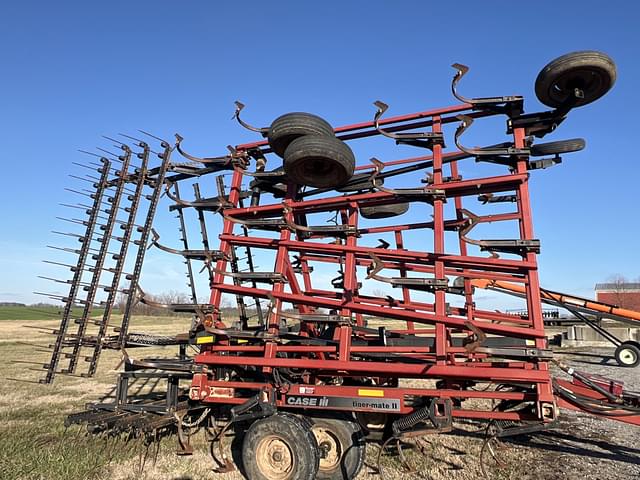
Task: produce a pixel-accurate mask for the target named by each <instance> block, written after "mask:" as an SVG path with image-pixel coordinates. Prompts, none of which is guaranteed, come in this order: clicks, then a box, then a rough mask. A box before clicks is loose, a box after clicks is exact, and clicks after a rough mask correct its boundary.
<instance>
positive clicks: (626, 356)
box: [615, 342, 640, 368]
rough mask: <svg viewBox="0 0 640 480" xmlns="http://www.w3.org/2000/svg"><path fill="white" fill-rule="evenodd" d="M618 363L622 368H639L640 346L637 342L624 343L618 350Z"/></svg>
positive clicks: (616, 355)
mask: <svg viewBox="0 0 640 480" xmlns="http://www.w3.org/2000/svg"><path fill="white" fill-rule="evenodd" d="M615 357H616V362H618V365H620V366H621V367H629V368H633V367H637V366H638V365H640V344H638V343H636V342H622V344H621V345H619V346H618V348H616V353H615Z"/></svg>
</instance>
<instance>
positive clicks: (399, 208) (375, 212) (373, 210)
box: [360, 203, 409, 220]
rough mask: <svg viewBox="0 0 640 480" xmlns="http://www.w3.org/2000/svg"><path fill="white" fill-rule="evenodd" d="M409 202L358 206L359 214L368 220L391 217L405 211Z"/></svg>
mask: <svg viewBox="0 0 640 480" xmlns="http://www.w3.org/2000/svg"><path fill="white" fill-rule="evenodd" d="M407 210H409V203H393V204H390V205H377V206H375V207H360V216H362V217H364V218H368V219H370V220H377V219H380V218H391V217H397V216H398V215H402V214H403V213H407Z"/></svg>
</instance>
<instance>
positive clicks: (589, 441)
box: [0, 317, 640, 480]
mask: <svg viewBox="0 0 640 480" xmlns="http://www.w3.org/2000/svg"><path fill="white" fill-rule="evenodd" d="M188 323H189V320H188V319H185V318H184V317H183V318H167V317H162V318H134V320H133V323H132V330H133V331H147V332H149V331H153V332H154V333H158V334H171V333H176V332H180V331H184V330H185V328H186V326H187V325H188ZM25 324H28V325H37V326H45V327H50V328H54V327H55V326H56V325H57V321H56V320H39V321H25V320H5V321H3V322H0V358H2V359H3V360H4V361H3V362H1V363H0V379H1V381H0V479H2V480H5V479H6V480H85V479H109V480H134V479H135V480H200V479H207V480H209V479H211V480H240V479H242V478H243V477H242V476H241V475H240V473H239V472H237V471H235V472H231V473H225V474H217V473H215V472H214V471H213V462H212V460H211V458H210V457H209V454H208V445H207V443H206V442H205V440H204V437H203V436H202V434H199V435H197V436H195V437H194V438H193V439H192V444H193V446H194V448H195V452H194V455H192V456H189V457H179V456H176V454H175V451H176V441H175V439H174V438H168V439H165V440H163V441H162V442H161V444H160V451H159V454H158V456H157V459H156V460H155V462H154V461H153V455H152V454H150V455H149V456H148V459H147V461H146V463H145V467H144V469H143V470H142V471H141V470H140V459H141V458H142V457H143V456H144V454H145V447H144V445H142V443H141V442H140V441H132V442H129V443H126V442H125V441H124V440H122V439H116V438H107V439H105V438H102V437H94V436H91V435H87V434H86V433H85V431H84V430H83V429H82V428H80V427H77V426H76V427H71V428H70V429H69V430H67V431H65V428H64V419H65V417H66V415H68V414H69V413H72V412H76V411H79V410H82V409H84V406H85V404H86V403H88V402H93V401H96V400H98V399H100V398H102V397H104V396H105V395H107V394H108V393H109V392H111V391H112V388H113V385H114V382H115V379H116V376H117V372H116V370H115V368H116V366H117V365H118V363H119V360H120V354H119V353H118V352H114V351H106V352H104V354H103V357H102V359H101V363H100V368H99V370H98V374H97V376H96V378H94V379H85V378H78V377H64V376H59V377H57V378H56V381H55V383H54V384H53V385H41V384H37V383H23V382H15V381H10V380H7V378H14V379H22V380H36V379H37V378H39V377H41V376H42V372H43V370H41V369H39V370H38V372H35V371H30V370H29V368H31V367H33V368H37V366H30V365H27V364H23V363H11V361H12V360H22V361H25V360H28V361H38V362H42V363H44V362H45V361H46V360H47V355H46V354H44V353H35V352H34V348H33V347H29V346H27V345H24V344H22V343H20V342H22V341H25V340H28V341H30V342H35V343H36V344H42V345H44V344H45V343H48V342H50V337H48V336H47V335H45V334H44V333H41V332H40V331H37V330H33V329H25V328H24V327H23V325H25ZM159 350H160V349H149V350H147V349H145V354H144V355H147V354H150V355H153V354H156V353H160V352H159ZM129 353H130V355H135V356H139V355H143V354H140V353H139V352H135V353H134V352H129ZM626 370H628V369H626ZM412 386H417V384H416V383H413V382H412ZM619 425H622V424H617V423H615V424H614V422H611V421H608V420H599V419H593V418H592V417H584V418H583V417H582V416H580V415H578V416H576V415H575V414H574V415H573V416H568V417H566V420H565V421H564V426H563V429H562V430H561V431H560V432H559V433H558V434H557V435H556V434H554V433H552V432H550V433H549V434H546V435H543V436H537V437H530V438H529V437H527V438H525V439H524V440H519V441H517V442H512V443H510V444H506V445H505V448H504V449H501V450H500V452H499V454H498V455H499V456H500V458H501V460H502V461H503V462H504V464H505V466H504V467H503V468H498V467H497V466H496V465H495V463H493V462H490V464H489V466H488V468H489V471H490V474H491V478H492V479H502V480H507V479H512V478H518V479H519V480H525V479H536V480H537V479H548V480H550V479H555V478H563V479H564V478H566V479H580V480H587V479H596V478H597V479H599V480H602V479H617V478H635V477H634V476H633V472H635V473H640V462H639V461H638V454H640V451H639V450H638V449H637V448H635V447H633V445H634V444H635V442H637V441H638V440H640V435H638V433H637V430H638V429H636V431H635V433H634V430H633V428H634V427H630V426H625V425H622V427H623V429H622V430H612V428H613V427H614V426H615V427H616V428H617V426H619ZM626 429H629V430H626ZM612 432H613V433H612ZM615 432H618V433H617V434H616V433H615ZM616 435H618V436H617V437H616ZM227 443H228V444H229V443H230V442H227ZM609 444H610V445H611V446H610V447H609V446H608V445H609ZM616 444H619V445H618V446H615V445H616ZM620 445H622V446H620ZM624 445H626V446H624ZM481 446H482V434H481V433H480V432H479V431H478V427H477V425H469V424H463V423H460V424H456V430H455V431H454V433H452V434H440V435H434V436H428V437H425V439H424V440H423V441H422V443H421V449H418V448H413V449H411V448H409V449H407V448H405V453H406V454H407V456H408V457H409V460H410V462H411V463H412V464H414V465H415V466H416V467H417V470H416V472H412V473H411V472H407V471H406V470H404V469H403V468H402V466H401V465H400V463H399V462H398V460H397V457H396V456H394V455H385V456H383V458H382V465H383V466H384V475H383V476H382V477H381V476H380V475H378V474H377V473H375V471H374V469H373V468H372V465H375V459H376V455H377V451H378V446H377V444H375V443H371V444H369V446H368V459H367V466H365V468H364V469H363V472H362V473H361V474H360V475H359V476H358V480H361V479H380V478H382V479H383V480H399V479H405V478H416V479H417V478H427V479H431V480H445V479H447V480H448V479H452V480H476V479H480V478H482V473H481V470H480V466H479V465H480V464H479V462H478V457H479V454H480V449H481ZM507 447H508V448H507ZM419 450H422V451H423V452H422V453H421V452H420V451H419ZM634 455H635V456H634ZM634 458H635V460H634ZM634 465H635V466H634ZM634 468H635V470H634Z"/></svg>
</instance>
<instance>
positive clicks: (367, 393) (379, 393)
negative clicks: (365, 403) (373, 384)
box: [358, 388, 384, 397]
mask: <svg viewBox="0 0 640 480" xmlns="http://www.w3.org/2000/svg"><path fill="white" fill-rule="evenodd" d="M358 395H359V396H361V397H384V390H367V389H365V388H359V389H358Z"/></svg>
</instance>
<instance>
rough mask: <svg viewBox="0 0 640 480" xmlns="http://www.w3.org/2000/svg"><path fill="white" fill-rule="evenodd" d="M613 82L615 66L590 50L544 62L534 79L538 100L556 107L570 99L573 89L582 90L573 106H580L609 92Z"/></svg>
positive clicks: (600, 54)
mask: <svg viewBox="0 0 640 480" xmlns="http://www.w3.org/2000/svg"><path fill="white" fill-rule="evenodd" d="M615 82H616V65H615V63H614V62H613V60H612V59H611V58H610V57H609V56H608V55H606V54H604V53H601V52H596V51H592V50H585V51H581V52H573V53H568V54H566V55H563V56H561V57H559V58H556V59H555V60H553V61H552V62H550V63H548V64H547V65H546V66H545V67H544V68H543V69H542V70H541V71H540V73H539V74H538V78H536V83H535V90H536V96H537V97H538V100H540V101H541V102H542V103H544V104H545V105H547V106H549V107H552V108H558V107H561V106H563V105H565V104H566V102H567V100H568V99H569V98H570V97H572V95H573V92H574V89H575V88H579V89H581V90H582V91H583V93H584V97H583V98H579V99H577V100H576V102H575V103H574V104H573V106H574V107H580V106H582V105H586V104H588V103H591V102H593V101H595V100H597V99H599V98H600V97H602V96H603V95H604V94H605V93H607V92H608V91H609V90H611V87H613V84H614V83H615Z"/></svg>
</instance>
